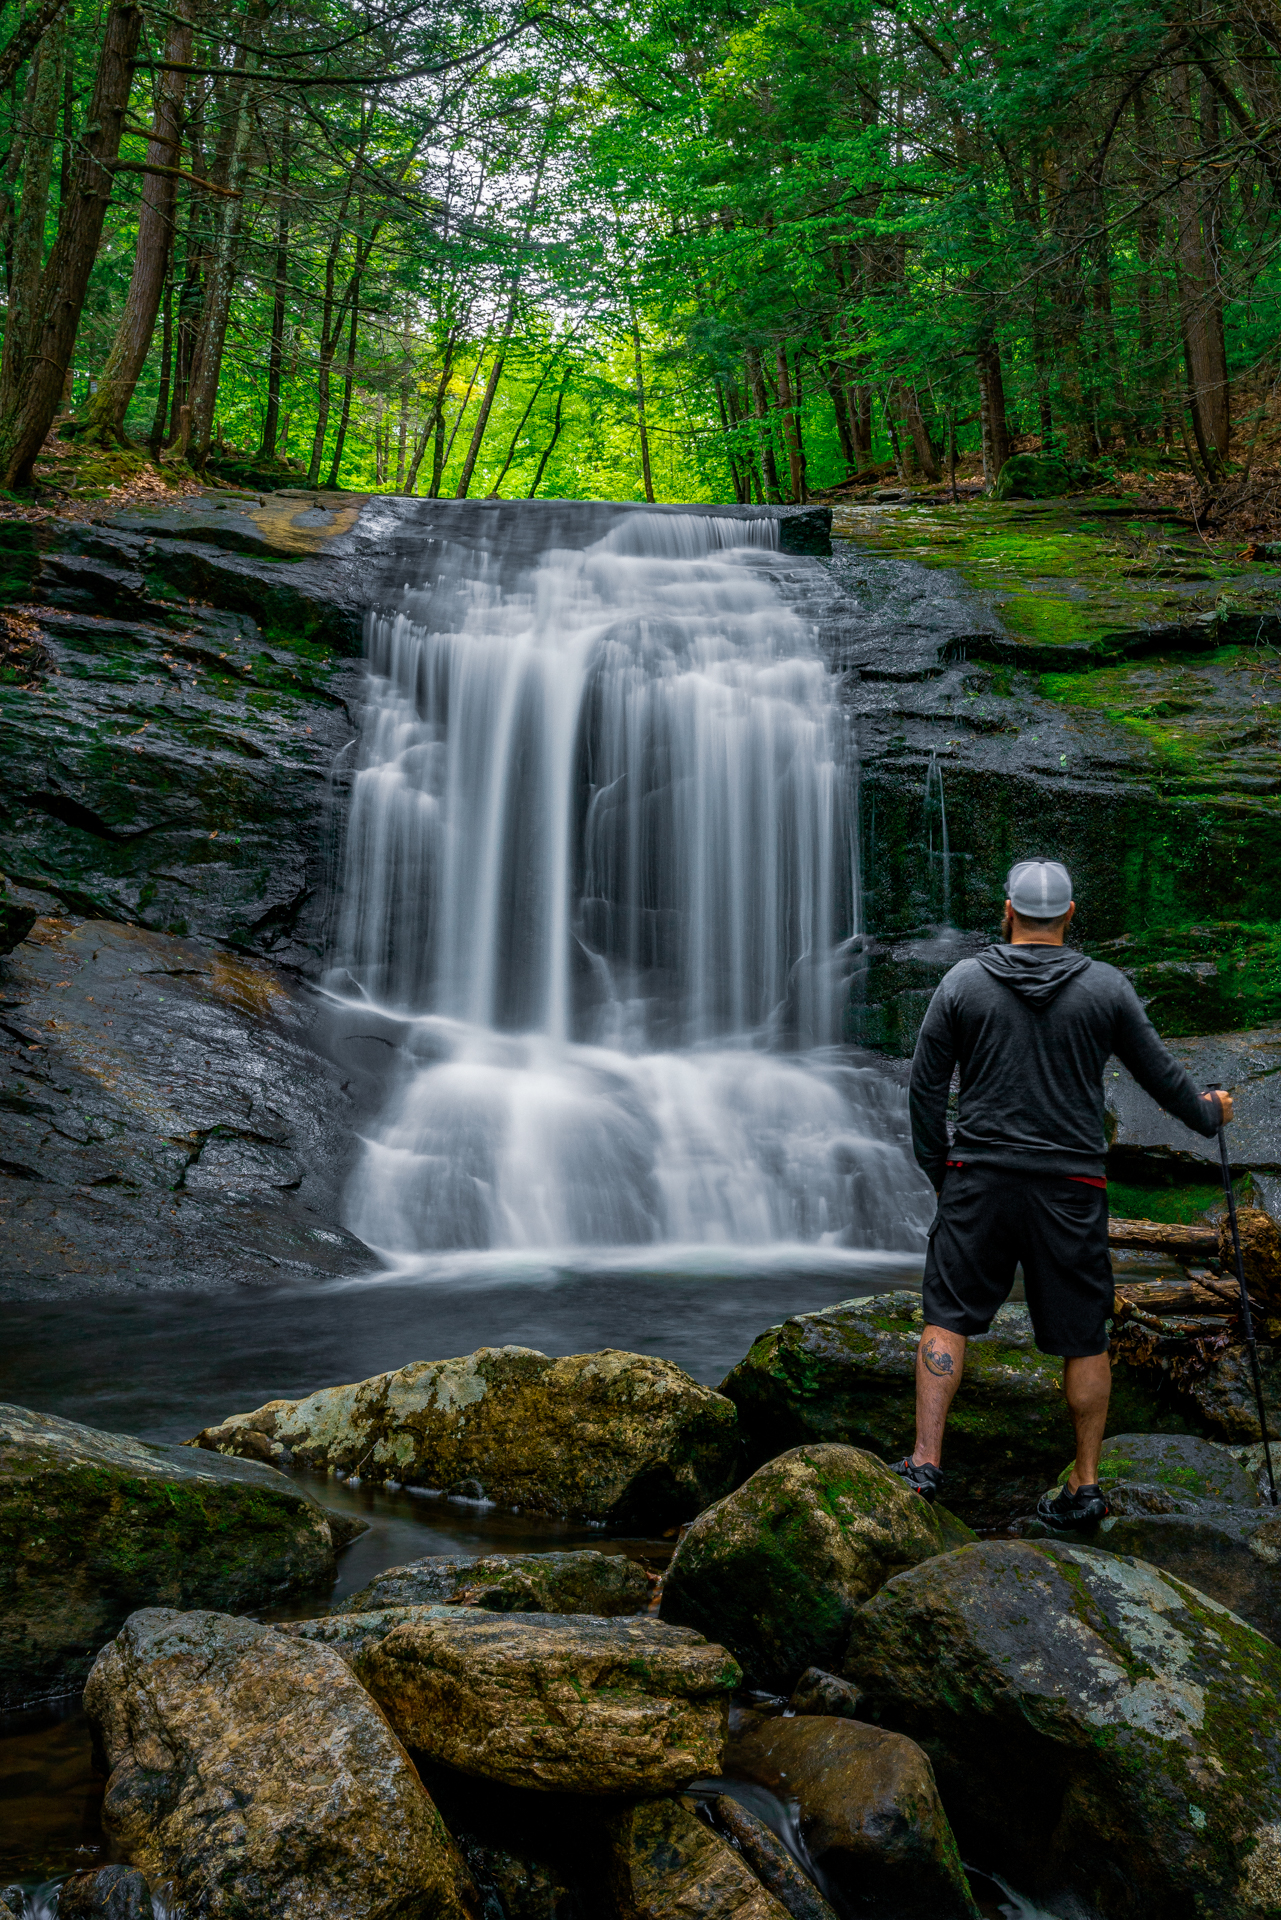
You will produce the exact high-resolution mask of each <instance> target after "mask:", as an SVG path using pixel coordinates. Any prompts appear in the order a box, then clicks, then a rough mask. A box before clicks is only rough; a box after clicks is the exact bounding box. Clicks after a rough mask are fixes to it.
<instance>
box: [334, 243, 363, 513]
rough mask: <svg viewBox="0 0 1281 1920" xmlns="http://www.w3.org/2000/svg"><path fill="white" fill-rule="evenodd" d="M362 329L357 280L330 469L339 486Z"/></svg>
mask: <svg viewBox="0 0 1281 1920" xmlns="http://www.w3.org/2000/svg"><path fill="white" fill-rule="evenodd" d="M359 327H360V281H359V279H357V281H356V284H355V286H354V287H353V289H352V296H351V332H350V334H349V335H348V338H347V364H346V366H345V367H344V368H343V377H342V412H341V413H340V414H339V416H338V436H337V438H336V439H335V441H334V457H333V463H332V465H331V466H330V469H329V484H330V486H331V487H336V486H337V485H338V469H339V467H341V465H342V450H343V445H344V443H345V441H346V439H347V423H348V421H349V420H350V419H351V390H352V387H353V386H354V384H355V380H356V335H357V332H358V330H359Z"/></svg>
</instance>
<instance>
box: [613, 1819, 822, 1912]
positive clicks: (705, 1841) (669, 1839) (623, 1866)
mask: <svg viewBox="0 0 1281 1920" xmlns="http://www.w3.org/2000/svg"><path fill="white" fill-rule="evenodd" d="M605 1838H606V1844H607V1847H608V1862H609V1864H608V1886H609V1895H610V1904H611V1907H612V1909H613V1911H614V1913H616V1914H617V1916H618V1920H788V1914H787V1909H786V1907H784V1906H782V1905H781V1903H780V1902H779V1901H778V1900H776V1899H775V1897H774V1895H773V1894H772V1893H769V1892H767V1891H766V1889H765V1888H764V1887H763V1886H762V1885H761V1883H760V1881H759V1880H758V1879H757V1878H756V1875H755V1874H754V1873H753V1872H752V1871H751V1869H750V1868H749V1867H748V1866H747V1865H746V1864H745V1863H744V1861H743V1860H742V1859H741V1858H740V1857H739V1855H738V1854H737V1853H736V1852H735V1851H734V1849H733V1847H731V1846H729V1845H728V1844H727V1843H726V1842H725V1841H724V1840H722V1839H721V1837H720V1835H719V1834H718V1833H713V1832H712V1831H711V1829H710V1827H706V1826H704V1824H703V1822H702V1821H701V1820H700V1819H698V1817H697V1815H696V1814H694V1813H693V1812H692V1811H691V1810H690V1807H689V1805H688V1803H687V1802H686V1801H684V1800H642V1801H640V1802H639V1804H633V1805H630V1806H626V1807H622V1808H620V1809H619V1811H618V1812H617V1813H615V1814H613V1816H612V1817H611V1818H610V1819H609V1820H608V1821H607V1822H606V1826H605Z"/></svg>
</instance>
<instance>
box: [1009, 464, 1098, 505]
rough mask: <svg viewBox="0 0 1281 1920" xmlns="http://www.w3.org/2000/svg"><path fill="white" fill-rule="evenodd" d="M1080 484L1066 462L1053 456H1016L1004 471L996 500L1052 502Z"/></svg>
mask: <svg viewBox="0 0 1281 1920" xmlns="http://www.w3.org/2000/svg"><path fill="white" fill-rule="evenodd" d="M1079 484H1080V482H1079V481H1078V480H1077V479H1076V478H1075V477H1074V473H1073V469H1072V468H1071V467H1070V466H1069V465H1068V463H1067V461H1066V460H1061V459H1059V458H1057V456H1056V455H1054V454H1052V453H1014V454H1011V455H1010V458H1009V459H1008V460H1007V461H1006V463H1005V465H1004V466H1003V467H1002V468H1001V471H1000V475H999V476H998V478H997V482H996V488H995V498H996V499H998V500H1052V499H1056V498H1057V497H1058V496H1059V495H1060V494H1063V493H1071V492H1072V489H1073V487H1074V486H1077V485H1079Z"/></svg>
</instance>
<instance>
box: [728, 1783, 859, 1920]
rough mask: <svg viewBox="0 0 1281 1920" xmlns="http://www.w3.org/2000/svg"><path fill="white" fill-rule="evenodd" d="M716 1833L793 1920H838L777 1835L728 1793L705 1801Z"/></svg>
mask: <svg viewBox="0 0 1281 1920" xmlns="http://www.w3.org/2000/svg"><path fill="white" fill-rule="evenodd" d="M705 1805H706V1807H707V1810H708V1812H709V1813H710V1814H711V1817H712V1820H713V1821H714V1823H715V1826H716V1830H717V1832H719V1833H722V1834H724V1836H725V1838H726V1839H727V1840H728V1841H729V1842H730V1844H731V1846H733V1847H734V1849H735V1851H736V1852H738V1853H740V1854H741V1855H742V1856H743V1859H744V1860H746V1862H747V1864H748V1866H749V1867H750V1868H751V1869H752V1872H753V1873H754V1874H755V1875H756V1878H757V1879H758V1880H759V1881H760V1883H761V1885H762V1886H763V1887H765V1888H766V1889H767V1890H768V1891H769V1892H770V1893H772V1894H774V1895H775V1897H776V1898H777V1899H778V1900H780V1901H781V1902H782V1904H783V1906H785V1907H786V1909H787V1911H788V1913H789V1914H790V1915H791V1917H792V1920H837V1916H836V1914H835V1912H834V1911H833V1909H832V1907H830V1906H829V1905H828V1903H827V1901H826V1900H825V1899H824V1898H823V1896H822V1894H821V1893H820V1892H819V1890H818V1888H817V1887H816V1886H815V1884H814V1882H813V1881H812V1880H811V1878H810V1876H809V1875H808V1874H807V1873H804V1872H802V1870H801V1868H800V1867H799V1866H798V1865H797V1863H796V1861H795V1860H794V1859H793V1858H792V1855H791V1854H790V1853H789V1852H788V1850H787V1848H786V1847H785V1846H784V1845H783V1843H782V1841H781V1840H780V1839H779V1838H778V1837H777V1835H776V1834H775V1833H774V1832H773V1831H772V1830H771V1829H770V1828H769V1827H767V1826H766V1824H765V1822H764V1821H763V1820H758V1819H757V1817H756V1815H755V1814H754V1813H752V1812H750V1811H749V1810H748V1808H747V1807H745V1806H744V1805H743V1803H742V1802H741V1801H740V1800H735V1799H734V1798H733V1797H732V1795H731V1794H729V1793H719V1794H717V1795H716V1797H715V1799H714V1800H711V1801H709V1802H705Z"/></svg>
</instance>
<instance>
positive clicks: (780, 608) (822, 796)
mask: <svg viewBox="0 0 1281 1920" xmlns="http://www.w3.org/2000/svg"><path fill="white" fill-rule="evenodd" d="M776 542H777V526H776V523H775V522H774V521H772V520H770V519H767V518H764V517H762V518H759V519H751V518H748V519H729V518H718V517H716V516H714V515H705V516H704V515H694V514H679V513H677V514H672V513H651V512H646V511H643V510H641V511H635V512H622V513H618V514H616V515H614V516H613V517H612V524H610V525H609V526H608V530H607V531H606V532H605V533H604V534H603V535H602V536H601V537H599V538H596V539H594V540H592V541H590V542H589V543H588V544H585V545H584V546H581V547H573V546H570V545H563V546H554V547H549V548H548V549H547V550H546V551H544V552H542V553H541V554H537V555H535V556H533V557H525V558H521V557H519V556H518V557H517V558H516V559H513V558H512V556H511V555H510V554H509V553H507V552H506V551H505V550H504V546H503V542H502V540H501V538H500V539H496V540H490V541H488V542H485V543H473V544H467V543H463V542H456V543H454V544H453V545H450V544H448V543H444V542H442V543H438V544H437V546H436V548H435V550H434V552H433V554H432V556H431V568H430V578H429V579H428V581H427V583H426V584H425V585H423V586H422V587H416V588H415V587H406V589H405V592H404V595H403V600H402V604H401V605H400V606H399V607H398V608H397V609H396V610H395V611H387V612H378V613H375V614H373V615H371V616H370V619H369V622H368V628H367V652H368V664H369V676H370V677H369V693H368V700H367V703H366V706H365V711H364V716H363V722H362V729H361V734H360V738H359V741H358V743H357V749H356V761H355V767H354V772H353V777H352V784H351V794H350V801H349V806H348V813H347V820H346V830H345V839H344V845H343V853H342V879H341V888H340V909H339V915H338V922H337V929H336V939H335V952H334V956H333V958H334V962H335V973H334V976H333V978H334V979H335V981H342V982H345V983H346V985H347V988H348V991H351V990H352V989H353V988H354V989H355V990H357V991H358V992H359V993H360V994H361V995H362V996H363V998H364V1001H365V1002H366V1003H373V1004H374V1005H376V1006H377V1007H378V1008H380V1009H381V1010H383V1011H384V1012H385V1013H392V1014H395V1015H397V1016H398V1017H399V1018H400V1020H401V1022H402V1031H403V1035H404V1038H403V1044H402V1049H401V1056H400V1070H399V1072H398V1073H397V1074H396V1075H395V1076H394V1083H393V1084H392V1085H391V1086H390V1088H389V1092H388V1099H387V1104H386V1108H385V1110H384V1112H383V1113H382V1115H381V1116H380V1118H379V1120H378V1123H377V1125H376V1126H375V1127H374V1128H373V1129H372V1130H371V1131H370V1132H369V1134H368V1137H367V1138H366V1140H365V1146H364V1154H363V1159H362V1162H361V1165H360V1167H359V1169H358V1171H357V1173H356V1175H355V1177H354V1180H353V1185H352V1190H351V1195H350V1205H349V1218H350V1222H351V1225H352V1228H353V1230H354V1231H355V1232H356V1233H357V1234H359V1235H360V1237H361V1238H362V1239H364V1240H365V1241H366V1242H367V1243H368V1244H370V1245H372V1246H375V1247H377V1248H378V1249H379V1250H380V1251H382V1252H384V1253H386V1254H388V1255H390V1256H392V1257H393V1258H399V1259H404V1258H410V1257H412V1256H414V1255H416V1254H422V1253H426V1252H431V1251H437V1250H448V1249H460V1248H463V1249H466V1248H471V1249H486V1248H502V1247H507V1248H555V1247H583V1246H599V1247H616V1248H617V1247H628V1246H644V1245H651V1244H654V1243H667V1244H671V1243H679V1244H684V1245H691V1244H701V1245H714V1244H729V1245H739V1246H762V1245H767V1244H770V1243H773V1242H792V1243H795V1242H809V1243H820V1242H828V1243H830V1244H836V1245H841V1246H855V1247H858V1246H879V1247H895V1246H899V1247H902V1246H912V1245H916V1244H918V1243H919V1220H918V1218H917V1216H918V1214H919V1213H920V1182H919V1176H917V1175H916V1174H915V1170H914V1168H912V1166H911V1164H910V1162H909V1161H908V1159H907V1157H906V1155H905V1154H904V1151H903V1147H902V1144H901V1142H902V1133H903V1122H902V1096H901V1094H900V1093H899V1092H898V1090H897V1089H896V1088H893V1087H891V1086H890V1085H888V1084H887V1082H886V1081H885V1080H884V1079H883V1078H882V1076H881V1075H879V1074H878V1073H877V1072H876V1070H875V1069H873V1068H869V1067H867V1066H858V1065H855V1064H852V1063H851V1062H850V1061H849V1060H848V1059H847V1058H845V1057H844V1056H842V1055H841V1054H840V1053H839V1052H838V1051H837V1050H836V1049H835V1047H834V1044H833V1043H834V1042H835V1040H836V1039H837V1037H838V1032H839V1012H840V1009H839V1000H840V989H841V970H840V949H841V943H842V941H843V940H845V939H847V938H848V936H849V934H850V933H851V931H852V928H853V918H854V913H855V894H854V877H853V876H854V870H855V869H854V847H853V833H852V822H851V817H850V796H851V791H852V772H853V770H852V765H851V758H850V752H849V746H848V741H847V737H846V729H845V726H844V723H843V719H842V715H841V711H840V708H839V705H838V703H837V700H836V698H835V691H834V686H833V680H832V676H831V674H830V672H829V671H828V668H827V665H826V663H825V661H824V660H823V658H822V657H821V655H820V652H819V649H818V646H817V642H816V638H815V634H814V631H813V628H812V625H811V623H810V622H809V621H807V619H806V617H805V613H804V607H803V603H802V602H801V600H800V599H799V597H798V596H796V595H793V596H791V597H790V598H789V597H788V596H787V595H786V594H785V592H784V591H783V590H782V588H781V587H780V584H779V580H778V571H779V570H778V566H777V561H776V559H775V552H774V550H775V547H776Z"/></svg>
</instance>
